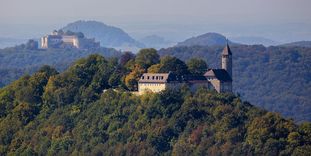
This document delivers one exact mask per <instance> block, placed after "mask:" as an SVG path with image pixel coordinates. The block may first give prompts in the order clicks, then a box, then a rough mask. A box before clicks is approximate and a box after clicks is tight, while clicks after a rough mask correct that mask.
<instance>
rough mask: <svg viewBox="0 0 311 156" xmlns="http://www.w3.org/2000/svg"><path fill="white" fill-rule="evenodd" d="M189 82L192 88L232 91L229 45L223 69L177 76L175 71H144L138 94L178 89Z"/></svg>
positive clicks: (225, 51)
mask: <svg viewBox="0 0 311 156" xmlns="http://www.w3.org/2000/svg"><path fill="white" fill-rule="evenodd" d="M183 84H188V85H189V86H190V89H191V90H196V89H197V88H198V87H202V86H204V87H206V88H208V89H210V90H216V91H217V92H219V93H223V92H232V52H231V50H230V47H229V45H228V44H227V45H226V47H225V48H224V49H223V51H222V56H221V69H208V70H207V72H206V73H205V74H204V75H201V76H194V75H187V76H177V75H175V74H174V73H171V72H169V73H144V74H143V75H142V76H141V78H140V80H139V81H138V94H144V93H145V92H147V91H151V92H160V91H162V90H165V89H178V88H180V87H181V86H182V85H183Z"/></svg>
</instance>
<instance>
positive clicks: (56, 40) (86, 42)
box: [41, 30, 100, 49]
mask: <svg viewBox="0 0 311 156" xmlns="http://www.w3.org/2000/svg"><path fill="white" fill-rule="evenodd" d="M64 47H69V48H78V49H88V48H99V47H100V44H99V42H95V39H94V38H92V39H88V38H85V37H84V35H83V34H82V33H81V34H80V36H79V35H78V34H77V33H73V32H70V34H68V33H67V34H66V33H64V32H63V31H56V30H54V31H53V32H52V33H51V34H50V35H46V36H43V37H42V38H41V48H44V49H46V48H64Z"/></svg>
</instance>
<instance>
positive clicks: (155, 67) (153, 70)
mask: <svg viewBox="0 0 311 156" xmlns="http://www.w3.org/2000/svg"><path fill="white" fill-rule="evenodd" d="M160 68H161V64H154V65H152V66H151V67H149V68H148V73H159V71H160Z"/></svg>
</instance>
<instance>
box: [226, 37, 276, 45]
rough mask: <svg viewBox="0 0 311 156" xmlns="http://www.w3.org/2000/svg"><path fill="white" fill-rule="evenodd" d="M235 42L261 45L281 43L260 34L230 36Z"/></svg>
mask: <svg viewBox="0 0 311 156" xmlns="http://www.w3.org/2000/svg"><path fill="white" fill-rule="evenodd" d="M230 39H231V40H232V41H233V42H238V43H242V44H247V45H259V44H262V45H264V46H275V45H278V44H280V43H279V42H277V41H274V40H271V39H269V38H265V37H258V36H240V37H230Z"/></svg>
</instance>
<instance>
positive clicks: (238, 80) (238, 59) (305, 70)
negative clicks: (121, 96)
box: [159, 45, 311, 121]
mask: <svg viewBox="0 0 311 156" xmlns="http://www.w3.org/2000/svg"><path fill="white" fill-rule="evenodd" d="M222 49H223V46H219V47H206V46H205V47H202V46H193V47H173V48H167V49H161V50H160V51H159V54H160V55H162V56H163V55H171V56H176V57H178V58H180V59H182V60H188V59H190V58H192V57H197V58H202V59H205V60H207V62H208V64H209V66H210V67H211V68H220V60H221V59H220V58H221V51H222ZM231 50H232V52H233V89H234V91H235V92H237V93H239V94H240V95H241V96H242V98H243V99H246V100H248V101H250V102H252V103H254V104H256V105H257V106H260V107H263V108H266V109H267V110H269V111H274V112H280V113H281V114H283V115H284V116H286V117H291V118H294V119H295V120H296V121H304V120H306V121H311V115H310V112H311V99H310V98H309V97H310V95H309V94H310V92H311V48H299V47H269V48H265V47H264V46H242V45H240V46H231Z"/></svg>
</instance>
